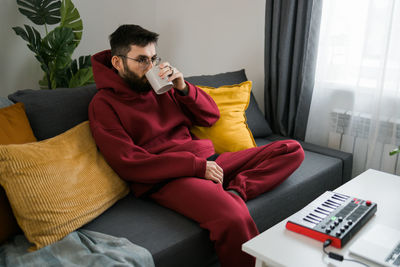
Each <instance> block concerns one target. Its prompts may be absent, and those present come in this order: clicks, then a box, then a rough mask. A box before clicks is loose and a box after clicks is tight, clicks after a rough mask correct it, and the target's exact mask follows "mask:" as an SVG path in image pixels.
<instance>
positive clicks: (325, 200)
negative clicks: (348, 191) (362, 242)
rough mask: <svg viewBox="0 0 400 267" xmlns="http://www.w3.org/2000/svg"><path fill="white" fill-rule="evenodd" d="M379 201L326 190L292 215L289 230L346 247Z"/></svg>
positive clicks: (287, 226)
mask: <svg viewBox="0 0 400 267" xmlns="http://www.w3.org/2000/svg"><path fill="white" fill-rule="evenodd" d="M376 210H377V204H376V203H373V202H371V201H369V200H362V199H359V198H356V197H350V196H347V195H343V194H339V193H335V192H332V191H326V192H325V193H324V194H322V195H321V196H319V197H318V198H317V199H315V200H314V201H312V202H311V203H310V204H308V205H307V206H306V207H304V208H303V209H302V210H300V211H299V212H297V213H296V214H295V215H293V216H292V217H290V219H289V221H288V222H287V223H286V228H287V229H288V230H291V231H294V232H296V233H299V234H303V235H306V236H309V237H311V238H314V239H316V240H319V241H321V242H324V241H325V240H327V239H331V240H332V244H331V245H332V246H334V247H336V248H341V247H343V246H344V245H345V244H346V243H347V242H348V241H349V240H350V239H351V238H352V237H353V236H354V234H355V233H357V232H358V230H360V228H361V227H362V226H363V225H364V224H365V223H366V222H367V221H368V220H369V219H370V218H371V217H372V216H373V215H374V214H375V212H376Z"/></svg>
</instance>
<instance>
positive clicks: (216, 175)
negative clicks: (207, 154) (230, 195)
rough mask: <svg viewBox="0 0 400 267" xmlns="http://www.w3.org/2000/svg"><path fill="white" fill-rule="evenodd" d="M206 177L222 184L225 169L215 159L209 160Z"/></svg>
mask: <svg viewBox="0 0 400 267" xmlns="http://www.w3.org/2000/svg"><path fill="white" fill-rule="evenodd" d="M204 178H206V179H207V180H211V181H214V182H216V183H220V184H222V183H223V181H224V171H223V170H222V168H221V167H220V166H219V165H218V164H217V163H216V162H215V161H207V166H206V174H205V177H204Z"/></svg>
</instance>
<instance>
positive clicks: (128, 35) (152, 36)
mask: <svg viewBox="0 0 400 267" xmlns="http://www.w3.org/2000/svg"><path fill="white" fill-rule="evenodd" d="M157 41H158V34H157V33H155V32H151V31H148V30H146V29H143V28H142V27H140V26H138V25H127V24H125V25H121V26H119V27H118V29H116V30H115V32H113V33H112V34H111V35H110V46H111V55H113V56H114V55H123V56H126V54H128V52H129V51H130V49H131V45H137V46H140V47H145V46H147V45H148V44H150V43H157Z"/></svg>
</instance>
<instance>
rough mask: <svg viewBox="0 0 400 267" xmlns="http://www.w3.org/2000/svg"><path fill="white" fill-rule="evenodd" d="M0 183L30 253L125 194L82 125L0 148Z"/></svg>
mask: <svg viewBox="0 0 400 267" xmlns="http://www.w3.org/2000/svg"><path fill="white" fill-rule="evenodd" d="M0 183H1V185H2V186H3V187H4V189H5V191H6V193H7V197H8V199H9V201H10V204H11V207H12V210H13V212H14V215H15V217H16V218H17V222H18V224H19V225H20V227H21V228H22V230H23V231H24V233H25V236H26V238H27V239H28V240H29V241H30V242H31V243H33V244H34V247H32V248H31V250H36V249H39V248H42V247H44V246H46V245H49V244H51V243H53V242H56V241H58V240H60V239H62V238H63V237H65V236H66V235H68V234H69V233H70V232H72V231H74V230H76V229H77V228H79V227H81V226H82V225H84V224H86V223H87V222H89V221H91V220H92V219H94V218H96V217H97V216H98V215H100V214H101V213H103V212H104V211H105V210H106V209H108V208H109V207H110V206H111V205H113V204H114V203H115V202H116V201H117V200H119V199H120V198H122V197H124V196H125V195H126V194H127V193H128V191H129V189H128V186H127V184H126V183H125V182H124V181H123V180H121V179H120V178H119V177H118V175H117V174H116V173H115V172H114V171H113V170H112V169H111V168H110V166H109V165H108V164H107V163H106V161H105V160H104V158H103V156H102V155H101V154H100V152H99V151H98V150H97V147H96V144H95V142H94V139H93V137H92V134H91V131H90V128H89V122H88V121H86V122H83V123H81V124H79V125H77V126H75V127H74V128H72V129H70V130H68V131H66V132H64V133H63V134H61V135H58V136H56V137H53V138H50V139H47V140H44V141H40V142H35V143H27V144H20V145H0Z"/></svg>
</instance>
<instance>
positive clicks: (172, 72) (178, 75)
mask: <svg viewBox="0 0 400 267" xmlns="http://www.w3.org/2000/svg"><path fill="white" fill-rule="evenodd" d="M160 69H161V71H160V73H159V74H158V75H159V76H160V77H161V78H162V79H164V78H165V77H168V81H169V82H172V83H173V84H174V88H175V89H178V90H180V91H182V92H183V93H184V94H185V95H186V94H187V86H186V83H185V80H184V79H183V74H182V72H180V71H179V70H178V69H176V68H174V67H172V66H171V65H170V64H169V63H168V62H163V63H161V64H160Z"/></svg>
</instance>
